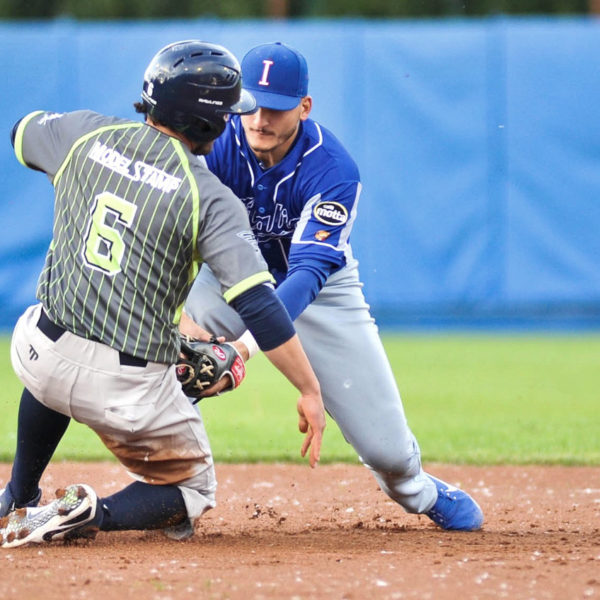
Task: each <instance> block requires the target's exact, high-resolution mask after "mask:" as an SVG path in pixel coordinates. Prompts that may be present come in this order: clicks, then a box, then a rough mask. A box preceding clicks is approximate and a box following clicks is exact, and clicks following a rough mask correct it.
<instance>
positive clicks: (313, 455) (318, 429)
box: [298, 401, 325, 468]
mask: <svg viewBox="0 0 600 600" xmlns="http://www.w3.org/2000/svg"><path fill="white" fill-rule="evenodd" d="M312 408H313V410H308V411H307V412H306V413H305V411H304V406H303V405H302V402H301V401H300V402H298V415H299V418H298V429H299V430H300V431H301V432H302V433H305V434H306V436H305V437H304V441H303V442H302V447H301V449H300V454H301V456H303V457H304V456H306V453H307V452H308V450H309V448H310V455H309V463H310V466H311V467H313V468H314V467H316V465H317V463H318V462H319V459H320V458H321V442H322V440H323V431H324V429H325V415H324V413H323V410H322V404H321V405H317V406H313V407H312Z"/></svg>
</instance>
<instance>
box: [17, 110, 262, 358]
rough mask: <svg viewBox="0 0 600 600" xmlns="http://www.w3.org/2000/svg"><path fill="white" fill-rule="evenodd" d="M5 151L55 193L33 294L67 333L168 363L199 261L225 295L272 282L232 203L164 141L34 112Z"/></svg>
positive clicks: (112, 121) (71, 116) (144, 131)
mask: <svg viewBox="0 0 600 600" xmlns="http://www.w3.org/2000/svg"><path fill="white" fill-rule="evenodd" d="M15 152H16V154H17V157H18V158H19V160H20V161H21V162H23V164H26V165H27V166H30V167H32V168H36V169H39V170H42V171H44V172H46V173H47V174H48V176H49V177H50V179H51V180H52V182H53V184H54V187H55V208H54V227H53V240H52V243H51V246H50V249H49V250H48V253H47V256H46V264H45V266H44V269H43V271H42V273H41V275H40V279H39V283H38V291H37V296H38V298H39V300H40V301H41V302H42V303H43V305H44V306H45V308H46V310H47V312H48V314H49V316H50V318H51V319H52V320H53V321H55V322H56V323H58V324H60V325H63V326H64V327H66V328H67V329H68V330H70V331H72V332H73V333H75V334H77V335H80V336H82V337H86V338H91V339H95V340H97V341H100V342H102V343H104V344H107V345H109V346H111V347H113V348H115V349H117V350H120V351H124V352H127V353H128V354H132V355H134V356H138V357H141V358H145V359H148V360H152V361H157V362H166V363H171V362H175V360H176V359H177V354H178V348H179V336H178V331H177V323H178V321H179V316H180V314H181V309H182V306H183V302H184V301H185V298H186V296H187V293H188V291H189V288H190V286H191V283H192V281H193V277H194V275H195V273H196V267H197V265H196V263H197V262H198V261H201V260H203V261H206V262H207V263H208V264H209V265H210V266H211V269H212V270H213V271H214V272H215V273H216V275H217V277H218V278H219V281H220V282H221V285H222V291H223V293H224V295H225V297H226V299H227V300H231V299H232V298H234V297H235V296H236V295H238V294H239V293H241V292H243V291H244V290H246V289H248V288H249V287H252V286H253V285H256V284H257V283H261V282H265V281H270V276H269V274H268V272H267V270H266V264H265V263H264V261H263V259H262V257H261V256H260V253H259V252H258V249H257V246H256V243H255V241H254V238H253V236H252V234H251V233H250V226H249V224H248V218H247V214H246V210H245V209H244V207H243V205H242V204H241V202H240V201H239V200H238V199H237V198H236V197H235V196H234V195H233V193H232V192H231V191H230V190H229V188H226V187H225V186H223V185H222V184H221V183H220V182H219V181H218V179H217V178H216V177H214V176H213V175H212V174H211V173H210V171H208V170H207V169H206V168H205V167H204V166H203V165H202V164H201V163H200V161H197V160H196V157H194V156H193V155H192V154H191V153H190V152H189V151H188V150H187V149H186V148H185V147H184V146H183V145H182V144H181V143H180V142H178V141H177V140H175V139H174V138H172V137H169V136H167V135H164V134H162V133H160V132H159V131H157V130H156V129H154V128H152V127H149V126H147V125H145V124H143V123H137V122H133V121H128V120H122V119H117V118H115V117H106V116H103V115H99V114H97V113H93V112H91V111H75V112H72V113H64V114H56V113H46V112H39V113H32V114H31V115H28V116H27V117H25V118H24V119H23V120H22V121H21V123H20V125H19V128H18V129H17V135H16V138H15Z"/></svg>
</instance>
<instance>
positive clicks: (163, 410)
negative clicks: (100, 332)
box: [0, 315, 216, 547]
mask: <svg viewBox="0 0 600 600" xmlns="http://www.w3.org/2000/svg"><path fill="white" fill-rule="evenodd" d="M26 322H27V323H26V325H24V328H25V331H24V332H21V333H22V335H20V336H17V337H18V339H17V343H16V344H15V351H14V363H16V368H15V370H16V371H17V373H18V374H19V376H20V377H21V379H22V380H23V381H24V383H25V384H26V385H27V384H28V383H31V384H32V385H34V386H36V385H37V386H38V390H37V392H36V393H38V394H39V395H40V397H41V401H42V402H43V403H44V405H45V406H44V407H43V408H45V409H46V410H48V411H50V413H49V414H52V413H53V412H54V411H58V412H60V413H64V414H68V415H70V416H72V417H73V418H75V419H76V420H78V421H80V422H82V423H85V424H87V425H89V426H90V427H91V428H92V429H94V430H95V431H96V432H97V433H98V435H99V436H100V437H101V439H102V440H103V441H104V442H105V444H106V445H107V447H109V449H110V450H111V451H112V452H113V453H114V454H115V456H116V457H117V458H118V459H119V460H120V461H121V463H122V464H123V465H124V466H125V467H126V468H127V469H128V471H129V472H130V473H131V474H132V476H133V477H134V478H135V479H137V480H138V481H137V482H136V483H135V484H133V485H132V486H129V487H128V488H126V489H125V490H123V491H121V492H119V493H117V494H114V495H113V496H110V497H108V498H105V499H103V500H102V502H101V508H102V510H101V511H97V510H96V507H97V506H98V505H99V503H98V502H97V501H96V496H95V493H94V492H93V490H91V488H89V486H85V484H77V485H75V486H70V487H69V488H67V492H66V493H65V494H63V495H61V497H60V498H58V499H57V500H56V501H55V502H53V503H52V504H51V505H48V507H42V508H41V509H34V508H31V509H27V512H26V515H25V516H24V517H23V518H21V519H20V520H19V521H18V522H14V521H15V519H12V521H11V524H9V527H8V528H5V527H4V525H5V523H3V524H2V527H3V528H4V530H3V532H0V535H3V536H8V535H10V536H11V537H12V538H13V539H12V540H11V541H10V542H6V543H9V544H11V546H8V547H12V545H20V543H27V541H42V539H40V540H37V539H29V540H26V541H22V542H15V541H14V536H15V534H16V532H17V531H21V532H22V531H24V530H26V529H27V528H28V527H29V528H31V524H32V523H33V521H32V519H35V523H38V522H40V523H42V525H43V526H44V527H46V526H47V523H48V524H49V525H48V526H52V527H58V526H59V525H60V527H59V529H57V531H59V533H58V534H57V536H58V535H60V537H65V535H66V533H67V532H66V531H65V529H64V527H63V525H64V523H57V522H56V521H57V519H58V516H59V515H60V514H63V513H64V515H66V517H65V518H67V517H69V516H72V515H73V514H75V513H74V512H73V511H75V512H78V511H80V510H81V511H83V512H85V513H86V517H85V518H86V519H87V520H85V523H84V522H82V521H81V520H79V519H78V520H77V521H76V522H75V523H74V524H73V525H74V526H73V527H71V529H75V528H76V527H80V526H82V525H84V524H86V525H87V526H91V525H95V526H98V527H101V528H102V529H155V528H163V527H165V525H177V524H180V523H181V522H182V521H184V520H185V519H186V518H187V519H189V520H192V521H193V520H194V519H196V518H197V517H199V516H200V515H201V514H203V513H204V512H205V511H206V510H208V509H209V508H212V507H213V506H214V504H215V500H214V495H215V488H216V478H215V474H214V466H213V463H212V455H211V452H210V446H209V443H208V438H207V436H206V432H205V430H204V425H203V423H202V419H201V417H200V415H199V413H198V412H197V411H196V410H195V409H194V407H193V406H191V404H190V403H189V401H188V399H187V398H186V397H185V395H184V394H183V392H182V390H181V386H180V384H179V383H178V381H177V379H176V376H175V368H174V366H170V367H169V366H166V365H162V364H158V363H149V364H148V365H147V367H145V368H142V367H132V366H121V365H120V363H119V354H118V352H116V351H115V350H112V349H111V348H109V347H107V346H104V345H102V344H97V343H95V342H92V341H90V340H85V339H83V338H79V337H77V336H74V335H71V334H69V333H65V334H63V336H61V338H60V339H58V340H57V341H56V342H55V343H53V344H52V352H49V353H47V352H46V351H45V350H46V349H47V348H46V347H45V346H44V344H46V346H48V345H49V344H50V341H49V340H47V338H45V339H43V336H42V337H40V336H41V334H39V331H38V330H37V329H36V327H35V322H36V321H35V315H33V316H32V317H31V318H30V319H26ZM32 323H34V325H32ZM30 345H33V346H34V347H35V349H36V352H37V353H38V355H39V356H38V359H37V360H36V361H34V364H33V365H31V364H29V362H27V360H26V359H25V360H21V358H20V357H23V356H26V355H27V349H28V347H29V346H30ZM81 356H86V357H88V359H89V364H90V366H89V367H88V366H83V365H82V364H81ZM49 357H50V358H49ZM50 359H51V360H50ZM41 381H42V382H44V383H43V386H41V385H40V384H39V382H41ZM65 390H69V393H67V394H65ZM92 390H93V391H94V392H93V393H92ZM46 416H47V415H46ZM136 499H137V500H136ZM136 502H137V503H140V502H141V503H143V504H144V506H143V507H141V508H140V506H137V507H136V509H135V510H134V509H133V507H134V505H135V504H136ZM84 504H87V505H88V508H89V509H90V510H89V511H87V509H86V510H85V511H84V509H83V505H84ZM105 509H106V510H105ZM38 510H44V511H45V512H44V513H43V515H41V516H40V514H39V513H37V512H36V511H38ZM83 512H82V513H81V516H82V519H83ZM88 512H89V514H87V513H88ZM105 517H106V518H105ZM15 518H16V517H15ZM46 520H47V523H46ZM11 528H12V529H11ZM38 533H39V532H38ZM46 533H47V532H46ZM32 535H33V536H34V537H35V535H36V534H34V533H32Z"/></svg>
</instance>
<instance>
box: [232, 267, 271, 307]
mask: <svg viewBox="0 0 600 600" xmlns="http://www.w3.org/2000/svg"><path fill="white" fill-rule="evenodd" d="M261 283H275V279H273V276H272V275H271V273H269V271H261V272H260V273H256V274H254V275H252V276H250V277H247V278H246V279H243V280H242V281H240V282H239V283H236V284H235V285H234V286H233V287H230V288H229V289H228V290H227V291H226V292H225V293H224V294H223V298H225V301H226V302H227V304H229V303H230V302H231V301H232V300H234V299H235V298H237V297H238V296H239V295H240V294H243V293H244V292H245V291H247V290H249V289H250V288H253V287H254V286H256V285H259V284H261Z"/></svg>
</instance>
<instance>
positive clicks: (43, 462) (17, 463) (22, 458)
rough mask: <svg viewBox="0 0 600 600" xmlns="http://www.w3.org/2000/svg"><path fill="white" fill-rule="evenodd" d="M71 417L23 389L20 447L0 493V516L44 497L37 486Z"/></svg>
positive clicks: (18, 430)
mask: <svg viewBox="0 0 600 600" xmlns="http://www.w3.org/2000/svg"><path fill="white" fill-rule="evenodd" d="M69 422H70V418H69V417H67V416H65V415H63V414H61V413H57V412H55V411H53V410H51V409H49V408H46V407H45V406H44V405H43V404H40V403H39V402H38V401H37V400H36V399H35V398H34V397H33V395H32V394H31V392H29V391H28V390H27V389H25V390H23V394H22V395H21V403H20V405H19V416H18V424H17V448H16V453H15V460H14V462H13V467H12V474H11V480H10V482H9V483H8V484H7V486H6V489H5V490H4V492H3V493H2V494H0V517H3V516H5V515H6V514H8V513H9V512H10V511H11V510H12V509H13V508H19V507H23V506H36V505H37V503H38V502H39V500H40V497H41V491H40V489H39V487H38V485H39V482H40V479H41V477H42V474H43V473H44V469H45V468H46V467H47V465H48V463H49V462H50V459H51V458H52V455H53V454H54V451H55V450H56V447H57V446H58V443H59V442H60V440H61V439H62V437H63V435H64V433H65V431H66V429H67V427H68V425H69Z"/></svg>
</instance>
